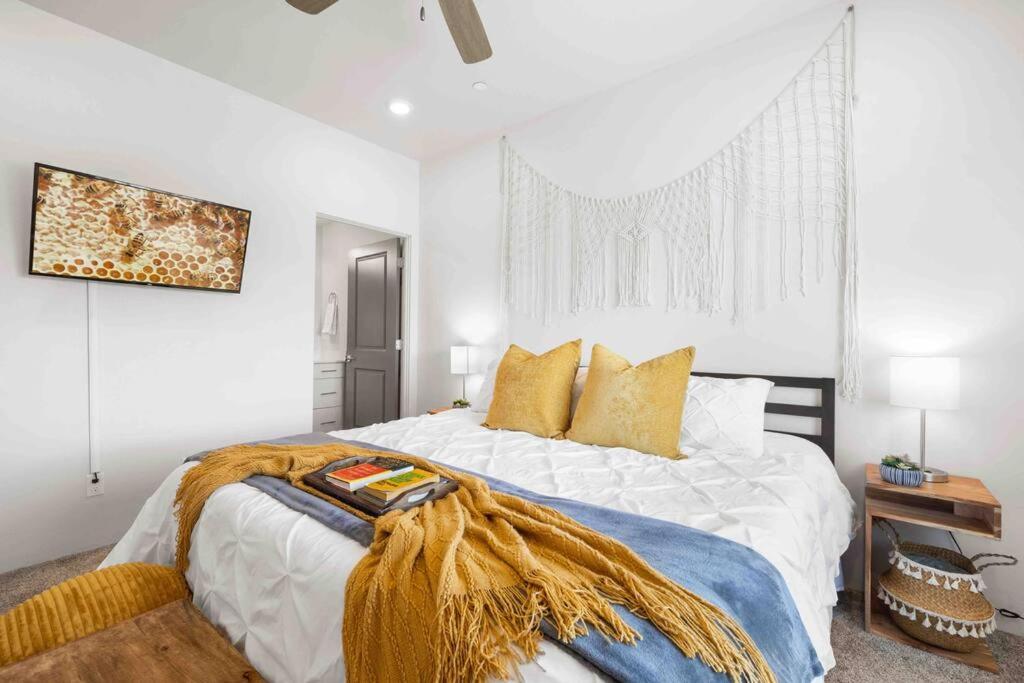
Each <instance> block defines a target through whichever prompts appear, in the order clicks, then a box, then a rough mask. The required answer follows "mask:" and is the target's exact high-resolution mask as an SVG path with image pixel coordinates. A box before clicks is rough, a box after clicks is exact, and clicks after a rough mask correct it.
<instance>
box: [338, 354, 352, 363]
mask: <svg viewBox="0 0 1024 683" xmlns="http://www.w3.org/2000/svg"><path fill="white" fill-rule="evenodd" d="M341 362H342V363H351V362H352V354H351V353H346V354H345V360H343V361H341Z"/></svg>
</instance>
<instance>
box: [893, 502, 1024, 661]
mask: <svg viewBox="0 0 1024 683" xmlns="http://www.w3.org/2000/svg"><path fill="white" fill-rule="evenodd" d="M875 524H877V525H878V526H879V527H880V528H881V529H882V531H883V532H884V533H885V535H886V536H887V537H888V538H889V541H890V542H891V543H892V546H893V550H892V552H890V553H889V564H891V565H892V567H891V568H890V569H889V570H888V571H886V572H885V574H883V575H882V576H881V577H880V578H879V580H878V598H879V599H880V600H881V601H882V602H884V603H885V605H886V607H888V608H889V614H890V616H891V617H892V620H893V622H895V624H896V625H897V626H899V627H900V629H902V630H903V631H904V632H905V633H907V634H908V635H910V636H913V637H914V638H917V639H918V640H921V641H924V642H926V643H929V644H931V645H935V646H937V647H941V648H944V649H946V650H954V651H956V652H971V651H972V650H974V649H975V648H976V647H978V645H980V644H981V642H982V640H983V639H984V638H985V637H986V636H988V634H990V633H992V632H993V631H994V630H995V628H996V620H995V609H994V608H993V607H992V605H991V604H990V603H989V601H988V600H987V599H986V598H985V596H984V594H982V591H983V590H985V582H984V581H983V580H982V578H981V572H982V570H984V569H985V568H987V567H992V566H997V565H1014V564H1017V559H1016V558H1014V557H1011V556H1009V555H997V554H995V553H980V554H978V555H975V556H974V557H966V556H964V555H961V554H960V553H958V552H956V551H953V550H949V549H948V548H940V547H938V546H934V545H925V544H923V543H904V542H903V541H902V540H901V539H900V536H899V534H898V533H897V532H896V529H895V527H893V525H892V524H891V523H889V522H888V521H887V520H876V521H875ZM982 557H994V558H1002V559H1003V560H1005V561H1001V562H988V563H986V564H982V565H975V562H976V561H977V560H979V559H981V558H982Z"/></svg>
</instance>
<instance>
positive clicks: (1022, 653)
mask: <svg viewBox="0 0 1024 683" xmlns="http://www.w3.org/2000/svg"><path fill="white" fill-rule="evenodd" d="M109 551H110V546H106V547H103V548H97V549H96V550H90V551H88V552H84V553H79V554H77V555H69V556H68V557H62V558H60V559H57V560H53V561H51V562H44V563H43V564H37V565H35V566H33V567H25V568H24V569H18V570H16V571H13V572H10V573H7V574H0V613H3V612H5V611H7V610H8V609H10V608H11V607H14V606H15V605H17V604H18V603H20V602H21V601H22V600H25V599H27V598H30V597H32V596H33V595H35V594H36V593H38V592H39V591H42V590H45V589H46V588H49V587H50V586H52V585H54V584H57V583H60V582H61V581H63V580H64V579H69V578H71V577H72V576H77V575H78V574H82V573H84V572H87V571H90V570H92V569H95V568H96V566H97V565H98V564H99V563H100V562H101V561H102V560H103V558H104V557H106V555H107V553H108V552H109ZM858 597H859V596H857V595H856V594H854V595H853V596H852V599H851V600H848V601H847V600H844V601H843V602H841V603H840V604H839V606H838V607H837V608H836V611H835V618H834V619H833V620H832V647H833V648H834V649H835V653H836V660H837V662H838V663H837V664H836V668H834V669H833V670H832V671H831V672H830V673H829V675H828V676H826V681H827V683H889V682H890V681H893V682H899V683H916V682H917V681H920V682H921V683H940V682H944V681H953V682H955V683H961V682H963V683H974V682H975V681H977V682H978V683H988V682H989V681H992V682H995V681H1024V638H1020V637H1018V636H1013V635H1009V634H1007V633H1002V632H997V633H995V634H993V635H992V636H991V637H990V638H989V642H990V644H991V645H992V650H993V651H994V652H995V654H996V659H998V660H999V665H1000V667H1001V669H1002V671H1001V673H1000V674H999V675H994V674H990V673H986V672H984V671H979V670H978V669H973V668H971V667H968V666H964V665H962V664H958V663H956V662H953V661H950V660H948V659H946V658H945V657H938V656H936V655H930V654H928V653H927V652H922V651H921V650H916V649H914V648H911V647H907V646H905V645H899V644H897V643H894V642H892V641H890V640H886V639H885V638H881V637H879V636H875V635H871V634H869V633H867V632H865V631H864V627H863V621H862V618H861V609H860V605H861V601H860V600H859V599H857V598H858Z"/></svg>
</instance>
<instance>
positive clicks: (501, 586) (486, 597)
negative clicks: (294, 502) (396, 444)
mask: <svg viewBox="0 0 1024 683" xmlns="http://www.w3.org/2000/svg"><path fill="white" fill-rule="evenodd" d="M353 455H393V454H388V453H379V452H375V451H370V450H366V449H363V448H359V447H356V446H350V445H347V444H326V445H317V446H281V445H269V444H260V445H255V446H232V447H229V448H225V449H223V450H220V451H216V452H213V453H210V454H209V455H208V456H206V458H205V459H204V460H203V461H202V462H201V463H200V464H199V465H197V466H196V467H194V468H192V469H191V470H189V471H188V472H187V473H186V474H185V476H184V477H183V478H182V481H181V485H180V486H179V488H178V492H177V496H176V499H175V504H176V508H177V510H176V511H177V515H178V544H177V565H178V568H179V570H181V571H182V572H184V571H185V569H186V568H187V566H188V550H189V543H190V539H191V534H192V529H193V527H194V525H195V523H196V521H197V520H198V519H199V515H200V513H201V512H202V507H203V504H204V503H205V501H206V499H207V498H208V497H209V495H210V494H211V493H213V492H214V491H215V490H216V489H217V488H218V487H220V486H223V485H225V484H230V483H233V482H238V481H241V480H243V479H245V478H246V477H248V476H250V475H253V474H264V475H268V476H272V477H278V478H282V479H287V480H288V481H290V482H291V483H292V484H293V485H295V486H297V487H299V488H301V489H303V490H304V491H307V492H309V493H311V494H313V495H317V496H319V497H321V498H324V499H325V500H328V501H330V502H332V503H334V504H337V505H339V507H343V508H345V509H348V510H350V511H352V512H353V513H355V514H358V515H359V516H360V517H362V518H363V519H367V520H368V521H371V522H373V523H374V525H375V534H374V540H373V543H372V544H371V545H370V549H369V552H368V553H367V554H366V556H365V557H363V559H362V560H361V561H360V562H359V564H358V565H356V567H355V569H353V571H352V574H351V575H350V577H349V580H348V585H347V586H346V587H345V614H344V622H343V628H342V633H343V635H342V640H343V646H344V656H345V671H346V677H347V679H348V680H349V681H352V682H354V683H362V682H364V681H365V682H374V681H389V682H398V681H403V682H404V681H483V680H486V679H488V678H492V677H497V678H508V677H509V676H512V675H513V674H514V673H515V670H516V666H517V664H518V663H520V662H525V661H529V660H531V659H533V658H534V657H536V655H537V652H538V646H539V644H540V640H541V632H540V623H541V620H542V619H547V620H548V621H549V622H550V623H551V624H552V625H554V627H555V629H556V630H557V634H558V637H559V638H560V639H562V640H564V641H568V640H571V639H573V638H575V637H576V636H577V635H580V634H584V633H587V632H588V628H596V629H597V630H598V631H599V632H601V633H603V634H604V635H605V636H608V637H610V638H614V639H616V640H618V641H619V642H623V643H630V644H633V643H635V641H636V639H637V634H636V632H635V631H633V630H632V629H631V628H630V627H629V626H628V625H627V624H626V623H625V622H624V621H623V620H622V619H621V618H620V617H619V616H618V614H617V613H616V612H615V610H614V609H613V608H612V605H613V604H619V605H625V606H626V607H628V608H629V609H630V610H631V611H633V612H634V613H635V614H637V615H639V616H641V617H643V618H645V619H647V620H649V621H650V622H652V623H653V624H654V625H655V626H657V627H658V629H659V630H661V632H662V633H664V634H665V635H666V636H668V637H669V638H670V639H671V640H672V642H673V643H675V645H676V646H677V647H678V648H679V649H680V650H681V651H682V652H683V653H684V654H686V655H687V656H688V657H700V658H701V659H702V660H703V661H704V662H705V663H706V664H707V665H708V666H709V667H711V668H712V669H713V670H714V671H717V672H724V673H726V674H727V675H728V676H729V677H730V678H731V679H732V680H733V681H774V680H775V677H774V675H773V673H772V671H771V669H770V668H769V667H768V664H767V663H766V662H765V660H764V658H763V656H762V655H761V653H760V651H758V649H757V646H756V645H755V644H754V643H753V641H751V639H750V637H749V636H748V635H747V634H746V632H745V631H744V630H743V629H742V627H740V625H739V624H737V623H736V622H735V621H733V620H732V618H730V617H729V616H728V615H726V614H725V613H723V612H722V611H721V610H720V609H719V608H718V607H716V606H715V605H712V604H711V603H709V602H707V601H705V600H703V599H702V598H701V597H700V596H698V595H695V594H693V593H691V592H690V591H688V590H686V589H685V588H683V587H681V586H679V585H677V584H675V583H673V582H672V581H670V580H669V579H667V578H665V577H664V576H662V575H661V574H660V573H658V572H657V571H655V570H654V569H653V568H652V567H650V566H649V565H648V564H647V563H646V562H645V561H644V560H643V559H641V558H640V557H639V556H638V555H636V554H635V553H634V552H633V551H631V550H630V549H629V548H627V547H626V546H624V545H623V544H621V543H619V542H618V541H615V540H613V539H611V538H608V537H607V536H604V535H603V534H599V533H597V532H595V531H592V530H591V529H589V528H587V527H585V526H582V525H580V524H577V523H576V522H574V521H573V520H572V519H570V518H569V517H566V516H565V515H563V514H561V513H559V512H557V511H555V510H552V509H551V508H548V507H546V506H543V505H537V504H534V503H531V502H528V501H525V500H522V499H521V498H518V497H516V496H512V495H508V494H504V493H500V492H496V491H491V489H490V488H489V487H488V486H487V485H486V484H485V483H484V482H483V481H482V480H480V479H479V478H477V477H474V476H471V475H468V474H463V473H461V472H454V471H452V470H449V469H447V468H445V467H442V466H440V465H438V464H437V463H433V462H430V461H428V460H426V459H423V458H418V457H414V456H409V455H402V456H401V457H402V458H403V459H404V460H408V461H409V462H411V463H413V464H414V465H416V466H417V467H421V468H423V469H427V470H431V471H435V472H437V473H439V474H441V475H442V476H445V477H448V478H450V479H454V480H455V481H457V482H458V483H459V486H460V488H459V490H458V491H456V492H455V493H452V494H449V495H448V496H446V497H445V498H443V499H441V500H439V501H435V502H432V503H426V504H425V505H422V506H420V507H417V508H413V509H412V510H408V511H406V512H398V511H396V512H392V513H389V514H387V515H384V516H382V517H380V518H377V519H374V518H372V517H367V516H366V515H363V514H362V513H359V512H358V511H355V510H353V509H352V508H348V507H347V506H345V505H344V504H341V503H339V502H338V501H336V500H334V499H333V498H330V497H328V496H324V495H322V494H320V493H319V492H317V491H316V490H314V489H311V488H309V487H307V486H306V485H304V484H303V483H302V476H303V475H305V474H308V473H310V472H314V471H316V470H318V469H320V468H321V467H324V466H325V465H327V464H329V463H331V462H334V461H336V460H339V459H341V458H345V457H350V456H353ZM680 551H681V552H685V549H680Z"/></svg>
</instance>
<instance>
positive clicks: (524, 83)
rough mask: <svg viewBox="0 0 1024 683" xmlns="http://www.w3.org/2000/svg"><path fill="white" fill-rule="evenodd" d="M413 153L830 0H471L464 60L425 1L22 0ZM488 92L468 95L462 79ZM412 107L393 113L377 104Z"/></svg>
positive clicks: (450, 144)
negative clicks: (481, 52)
mask: <svg viewBox="0 0 1024 683" xmlns="http://www.w3.org/2000/svg"><path fill="white" fill-rule="evenodd" d="M26 1H27V2H28V4H30V5H34V6H36V7H39V8H41V9H43V10H46V11H48V12H51V13H53V14H56V15H59V16H61V17H64V18H66V19H69V20H71V21H74V22H75V23H78V24H81V25H83V26H87V27H89V28H92V29H95V30H96V31H99V32H101V33H105V34H107V35H109V36H112V37H114V38H117V39H118V40H121V41H124V42H126V43H129V44H131V45H134V46H136V47H138V48H141V49H143V50H146V51H147V52H151V53H153V54H156V55H159V56H161V57H163V58H165V59H168V60H170V61H172V62H176V63H178V64H181V65H183V66H186V67H188V68H190V69H194V70H195V71H198V72H200V73H203V74H206V75H208V76H211V77H213V78H216V79H218V80H220V81H223V82H225V83H229V84H231V85H234V86H236V87H238V88H241V89H242V90H246V91H248V92H251V93H253V94H255V95H258V96H260V97H262V98H264V99H267V100H270V101H272V102H276V103H278V104H280V105H283V106H285V107H287V108H289V109H292V110H295V111H297V112H301V113H303V114H306V115H307V116H310V117H312V118H314V119H317V120H319V121H322V122H324V123H327V124H330V125H332V126H335V127H337V128H340V129H342V130H346V131H348V132H351V133H353V134H355V135H357V136H359V137H362V138H364V139H367V140H370V141H372V142H375V143H377V144H379V145H382V146H384V147H387V148H390V149H393V150H395V151H398V152H401V153H403V154H405V155H408V156H410V157H413V158H417V159H426V158H429V157H432V156H437V155H439V154H441V153H443V152H445V151H448V150H451V149H453V148H456V147H459V146H462V145H465V144H468V143H470V142H473V141H475V140H479V139H481V138H484V137H486V136H490V135H494V134H495V133H496V132H497V131H500V130H503V129H506V128H508V127H510V126H512V125H514V124H516V123H520V122H523V121H526V120H529V119H531V118H534V117H536V116H539V115H540V114H543V113H545V112H547V111H550V110H552V109H556V108H558V107H561V106H564V105H566V104H569V103H571V102H573V101H576V100H579V99H581V98H584V97H587V96H588V95H592V94H594V93H597V92H599V91H602V90H606V89H608V88H611V87H614V86H616V85H618V84H621V83H624V82H627V81H630V80H633V79H636V78H638V77H640V76H642V75H644V74H646V73H649V72H651V71H653V70H655V69H658V68H660V67H663V66H666V65H668V64H671V63H672V62H675V61H678V60H680V59H683V58H685V57H687V56H690V55H693V54H696V53H698V52H701V51H703V50H707V49H709V48H711V47H714V46H717V45H722V44H725V43H728V42H731V41H733V40H736V39H738V38H740V37H743V36H745V35H748V34H750V33H754V32H756V31H759V30H763V29H765V28H768V27H770V26H774V25H776V24H779V23H782V22H783V21H785V20H787V19H789V18H791V17H794V16H797V15H799V14H803V13H804V12H808V11H811V10H814V9H817V8H819V7H824V6H828V5H836V4H837V3H836V0H772V1H771V2H765V1H764V0H477V6H478V8H479V11H480V15H481V17H482V18H483V21H484V25H485V26H486V27H487V32H488V35H489V37H490V40H491V44H492V46H493V48H494V56H493V57H492V58H491V59H489V60H487V61H485V62H481V63H479V64H474V65H471V66H469V65H466V64H463V63H462V60H461V59H460V58H459V55H458V52H457V51H456V49H455V46H454V44H453V43H452V41H451V38H450V36H449V35H448V30H447V27H446V25H445V23H444V18H443V17H442V15H441V11H440V8H439V7H438V6H437V3H436V0H426V10H427V20H426V22H423V23H421V22H420V21H419V6H420V3H419V0H339V1H338V3H337V4H335V5H334V6H333V7H331V8H329V9H328V10H326V11H324V12H323V13H322V14H320V15H317V16H310V15H306V14H303V13H302V12H299V11H297V10H295V9H293V8H292V7H290V6H289V5H288V4H286V3H285V1H284V0H159V1H158V2H153V1H150V2H144V3H140V2H138V0H89V2H82V1H81V0H26ZM480 80H483V81H486V82H487V83H488V84H489V86H490V87H489V88H488V89H487V90H486V91H483V92H478V91H476V90H474V89H473V88H472V84H473V83H474V81H480ZM394 98H400V99H405V100H408V101H409V102H411V103H412V104H413V106H414V110H413V112H412V114H411V115H410V116H409V117H407V118H405V119H399V118H396V117H395V116H393V115H392V114H390V113H389V112H388V107H387V105H388V102H389V101H390V100H391V99H394Z"/></svg>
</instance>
